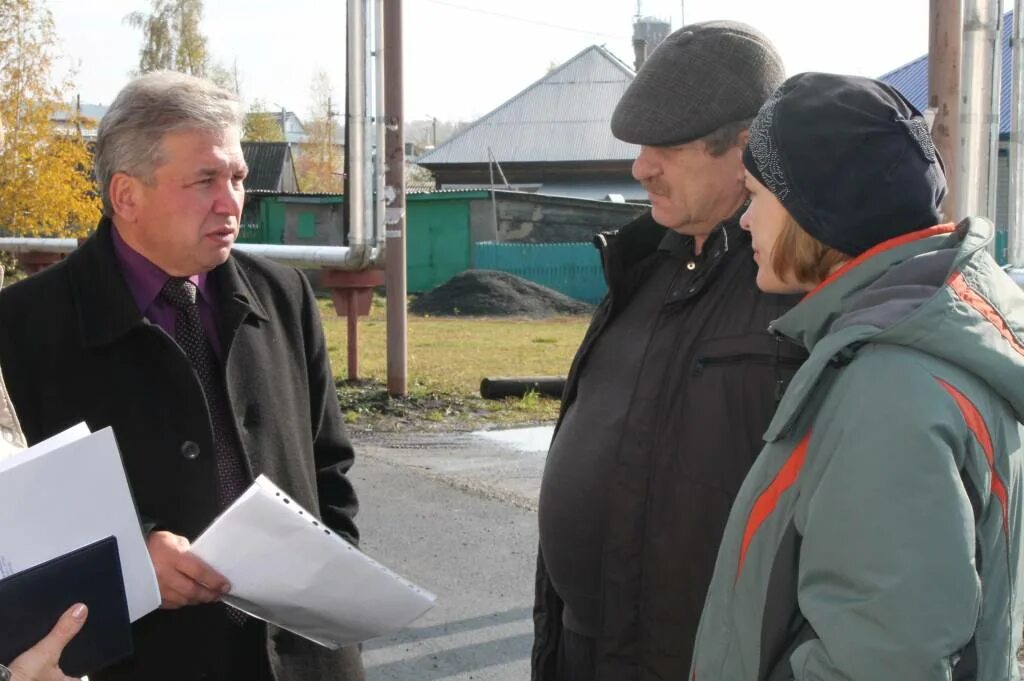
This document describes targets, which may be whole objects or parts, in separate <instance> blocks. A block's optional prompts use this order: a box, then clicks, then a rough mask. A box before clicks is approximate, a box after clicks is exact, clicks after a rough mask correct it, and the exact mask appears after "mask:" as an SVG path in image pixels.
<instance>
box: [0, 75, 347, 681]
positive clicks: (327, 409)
mask: <svg viewBox="0 0 1024 681" xmlns="http://www.w3.org/2000/svg"><path fill="white" fill-rule="evenodd" d="M242 121H243V112H242V108H241V105H240V103H239V101H238V99H237V97H235V96H234V95H232V94H231V93H229V92H227V91H225V90H222V89H221V88H218V87H216V86H215V85H213V84H212V83H209V82H208V81H204V80H202V79H199V78H194V77H191V76H186V75H183V74H178V73H170V72H157V73H152V74H148V75H145V76H142V77H140V78H137V79H136V80H134V81H132V82H131V83H129V84H128V85H127V86H126V87H125V89H124V90H122V91H121V93H120V94H119V95H118V96H117V98H116V99H115V100H114V102H113V104H112V105H111V107H110V110H109V111H108V113H107V115H106V116H105V117H104V118H103V121H102V122H101V125H100V129H99V137H98V140H97V144H96V174H97V178H98V180H99V183H100V187H101V191H102V198H103V208H104V217H103V219H102V220H101V221H100V225H99V227H98V229H97V230H96V232H95V233H94V234H93V235H92V236H91V237H90V238H89V239H88V240H87V241H86V242H85V243H84V244H83V245H82V246H81V247H80V248H78V249H77V250H76V251H75V252H74V253H72V254H71V255H69V256H68V257H67V258H66V259H65V260H64V261H62V262H61V263H59V264H57V265H54V266H53V267H51V268H49V269H47V270H46V271H44V272H42V273H40V274H37V275H35V276H33V277H30V278H28V279H26V280H24V281H22V282H20V283H18V284H15V285H13V286H10V287H9V288H8V289H6V290H4V291H3V292H2V293H0V328H3V329H4V333H3V334H2V335H0V366H2V369H3V373H4V375H5V377H6V379H7V386H8V389H9V391H10V396H11V399H12V400H13V401H14V404H16V405H17V408H18V415H19V417H20V420H21V425H22V427H23V429H24V431H25V435H26V437H27V439H28V440H29V443H34V442H38V441H40V440H42V439H44V438H46V437H48V436H50V435H53V434H54V433H57V432H59V431H61V430H63V429H65V428H67V427H68V426H71V425H73V424H75V423H77V422H79V421H83V420H84V421H86V422H87V423H88V424H89V426H90V427H91V428H92V429H98V428H103V427H105V426H113V429H114V433H115V435H116V437H117V440H118V444H119V446H120V449H121V453H122V456H123V459H124V465H125V469H126V472H127V474H128V479H129V480H130V482H131V486H132V490H133V493H134V496H135V501H136V504H137V506H138V510H139V515H140V518H141V520H142V523H143V530H144V531H145V532H146V533H147V545H148V548H149V552H150V557H151V558H152V560H153V565H154V568H155V570H156V574H157V579H158V582H159V585H160V593H161V597H162V599H163V604H162V607H161V609H160V610H158V611H156V612H154V613H151V614H149V615H147V616H145V617H143V618H142V619H140V620H139V621H138V622H136V623H135V624H134V627H133V633H134V639H135V654H134V656H133V657H132V658H131V659H129V660H128V661H126V662H124V663H121V664H118V665H115V666H114V667H112V668H109V669H106V670H103V671H101V672H98V673H96V674H93V675H91V677H92V678H93V681H122V680H124V681H127V680H129V679H132V680H140V681H141V680H145V681H162V680H165V679H166V680H167V681H172V680H173V681H199V680H200V679H205V680H209V681H235V680H237V679H246V680H251V681H269V680H270V679H275V680H277V681H314V680H316V681H319V680H320V679H342V680H344V681H359V680H360V679H362V678H363V671H362V665H361V662H360V659H359V654H358V652H357V651H356V650H355V649H343V650H341V651H329V650H327V649H324V648H321V647H320V646H317V645H316V644H313V643H310V642H308V641H306V640H305V639H302V638H301V637H298V636H296V635H294V634H291V633H289V632H287V631H283V630H280V629H278V628H276V627H272V626H268V625H266V624H265V623H263V622H261V621H259V620H256V619H253V618H250V617H247V616H244V615H241V614H240V613H238V612H237V611H233V610H231V609H229V608H228V607H227V606H225V605H224V604H223V603H221V602H219V599H220V596H221V595H222V594H223V593H225V592H226V591H227V590H229V589H230V585H229V584H228V583H227V582H226V581H225V579H224V578H223V577H222V576H221V575H219V574H217V573H216V572H214V571H213V570H212V569H210V568H209V567H208V566H206V565H205V564H203V563H202V562H201V561H200V560H199V559H197V558H196V557H195V556H193V555H192V554H191V553H190V552H189V546H190V542H191V541H192V540H194V539H195V538H196V536H198V535H199V534H200V533H201V532H202V531H203V529H205V527H206V526H207V525H208V524H209V523H210V522H211V521H212V520H213V519H214V517H216V515H217V514H218V513H219V512H220V511H221V510H223V509H224V508H225V507H226V506H227V505H228V504H229V503H230V502H231V501H233V500H234V499H235V498H236V497H237V496H238V494H239V493H240V492H241V491H242V490H244V488H245V487H246V486H247V485H248V484H249V483H250V482H251V481H252V479H253V478H254V477H255V476H257V475H259V474H261V473H262V474H266V475H267V476H268V477H269V478H270V479H272V480H273V481H274V482H275V483H277V484H278V485H279V486H280V487H282V488H283V489H284V490H285V491H286V492H287V493H288V494H290V495H291V496H292V497H293V498H294V499H295V500H296V501H298V502H299V503H300V504H301V505H302V506H304V507H306V508H307V509H309V510H310V511H312V512H314V513H316V514H317V516H318V517H319V518H321V519H322V520H323V522H324V523H325V524H327V525H328V526H329V527H331V528H333V529H334V530H335V531H337V532H339V533H340V534H342V535H343V536H345V537H347V538H348V539H350V540H352V541H355V540H357V538H358V535H357V531H356V527H355V524H354V522H353V517H354V515H355V512H356V508H357V503H356V497H355V493H354V491H353V489H352V486H351V484H350V483H349V481H348V479H347V477H346V472H347V471H348V469H349V468H350V467H351V465H352V461H353V452H352V447H351V445H350V443H349V441H348V438H347V436H346V434H345V430H344V427H343V422H342V418H341V413H340V410H339V408H338V401H337V393H336V389H335V385H334V380H333V378H332V376H331V370H330V366H329V363H328V357H327V350H326V347H325V343H324V337H323V330H322V327H321V324H320V318H319V314H318V311H317V307H316V302H315V299H314V297H313V293H312V290H311V288H310V286H309V283H308V282H307V281H306V279H305V277H304V276H303V275H302V274H301V273H300V272H299V271H297V270H294V269H290V268H285V267H281V266H278V265H276V264H274V263H271V262H268V261H266V260H263V259H260V258H256V257H251V256H246V255H244V254H240V253H236V254H232V251H231V247H232V245H233V244H234V241H235V239H236V237H237V236H238V230H239V223H240V219H241V212H242V203H243V198H244V189H243V183H244V180H245V175H246V172H247V169H246V165H245V161H244V159H243V156H242V150H241V146H240V143H239V139H240V133H241V125H242ZM67 503H68V513H69V514H72V513H74V504H76V503H85V504H87V503H89V490H87V489H83V490H82V495H81V498H79V499H75V500H67Z"/></svg>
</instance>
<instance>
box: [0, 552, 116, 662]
mask: <svg viewBox="0 0 1024 681" xmlns="http://www.w3.org/2000/svg"><path fill="white" fill-rule="evenodd" d="M75 603H85V604H86V605H87V606H88V607H89V616H88V618H87V619H86V621H85V626H84V627H82V630H81V631H80V632H79V633H78V635H77V636H75V638H74V639H72V640H71V643H69V644H68V645H67V647H66V648H64V654H63V655H61V658H60V666H61V669H62V670H63V671H64V673H65V674H67V675H68V676H74V677H79V676H85V675H86V674H90V673H92V672H95V671H98V670H100V669H102V668H104V667H106V666H108V665H111V664H113V663H114V662H117V661H118V660H121V659H123V658H125V657H128V656H129V655H131V653H132V635H131V622H130V621H129V619H128V602H127V600H126V599H125V593H124V579H123V578H122V576H121V560H120V557H119V555H118V551H117V539H116V538H114V537H107V538H106V539H101V540H100V541H98V542H96V543H94V544H90V545H88V546H84V547H82V548H80V549H77V550H75V551H72V552H71V553H67V554H64V555H63V556H58V557H57V558H53V559H51V560H48V561H46V562H45V563H41V564H39V565H36V566H35V567H32V568H29V569H27V570H23V571H21V572H16V573H15V574H13V575H10V576H9V577H6V578H4V579H0V662H2V663H3V664H6V665H10V663H11V661H12V660H13V659H14V658H16V657H17V656H18V655H20V654H21V653H23V652H24V651H25V650H27V649H28V648H30V647H32V646H33V645H35V644H36V643H37V642H38V641H39V640H40V639H41V638H43V637H44V636H46V634H48V633H49V632H50V630H51V629H52V628H53V625H54V624H56V623H57V620H58V619H59V618H60V616H61V615H62V614H63V613H64V611H65V610H67V609H68V608H69V607H71V606H72V605H74V604H75Z"/></svg>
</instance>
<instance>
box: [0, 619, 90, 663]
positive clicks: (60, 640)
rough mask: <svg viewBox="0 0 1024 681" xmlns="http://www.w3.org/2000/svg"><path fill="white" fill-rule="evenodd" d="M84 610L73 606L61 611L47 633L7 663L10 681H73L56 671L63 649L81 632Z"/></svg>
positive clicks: (83, 622)
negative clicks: (9, 666) (9, 664)
mask: <svg viewBox="0 0 1024 681" xmlns="http://www.w3.org/2000/svg"><path fill="white" fill-rule="evenodd" d="M88 614H89V611H88V609H87V608H86V607H85V606H84V605H82V604H81V603H76V604H75V605H73V606H71V607H70V608H68V609H67V611H65V613H64V614H63V615H61V616H60V619H59V620H57V624H56V625H55V626H54V627H53V629H52V630H50V633H49V634H47V635H46V637H45V638H44V639H43V640H41V641H40V642H39V643H37V644H35V645H34V646H32V647H31V648H29V649H28V650H26V651H25V652H24V653H22V654H21V655H19V656H18V657H16V658H15V659H14V662H12V663H11V672H12V674H11V681H73V679H72V678H71V677H70V676H65V675H64V672H62V671H61V670H60V666H59V665H58V663H59V662H60V654H61V653H62V652H64V646H66V645H67V644H68V642H70V641H71V639H73V638H74V637H75V634H77V633H78V632H79V631H81V630H82V625H83V624H85V618H86V615H88Z"/></svg>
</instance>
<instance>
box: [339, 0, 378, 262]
mask: <svg viewBox="0 0 1024 681" xmlns="http://www.w3.org/2000/svg"><path fill="white" fill-rule="evenodd" d="M366 2H367V0H348V27H347V36H348V44H347V48H348V49H347V52H348V62H347V66H348V101H347V102H346V110H345V141H346V145H345V146H346V148H345V154H346V156H347V157H348V159H349V168H350V172H349V175H348V177H346V178H345V210H346V211H347V212H348V243H349V246H350V247H352V248H354V249H356V251H357V255H356V257H357V258H361V259H363V267H365V266H366V265H368V264H369V253H368V249H367V247H366V245H367V241H366V225H367V220H366V209H367V205H366V190H367V179H368V177H367V174H366V170H365V168H366V151H367V149H366V12H365V8H366ZM371 210H372V208H371Z"/></svg>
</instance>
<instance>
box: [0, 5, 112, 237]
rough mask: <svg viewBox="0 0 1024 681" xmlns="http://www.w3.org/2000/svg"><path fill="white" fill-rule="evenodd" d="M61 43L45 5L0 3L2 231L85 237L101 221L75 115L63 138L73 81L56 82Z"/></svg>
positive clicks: (89, 157) (89, 162) (88, 157)
mask: <svg viewBox="0 0 1024 681" xmlns="http://www.w3.org/2000/svg"><path fill="white" fill-rule="evenodd" d="M56 47H57V36H56V32H55V30H54V26H53V18H52V17H51V15H50V13H49V11H48V10H47V9H46V8H45V7H44V6H43V5H42V3H41V2H40V0H0V131H3V132H4V133H5V134H2V135H0V231H3V232H6V233H8V234H15V235H19V236H81V235H84V234H87V233H88V232H89V231H90V230H91V229H92V228H93V226H94V225H95V224H96V221H97V220H98V219H99V215H100V202H99V198H98V196H97V193H96V186H95V183H94V182H93V181H92V179H91V170H92V155H91V153H90V151H89V148H88V146H87V145H86V143H85V141H84V140H83V139H82V137H81V134H80V132H78V126H76V125H75V120H74V116H72V120H71V121H69V123H70V124H69V125H68V126H67V128H66V129H65V130H64V131H61V132H59V131H58V130H57V129H56V128H55V126H54V124H53V118H54V115H55V114H56V112H57V111H58V110H60V109H62V108H65V107H64V105H63V103H62V102H64V101H66V97H65V96H64V95H65V93H66V92H68V91H70V86H71V84H70V82H64V83H62V85H61V86H55V85H53V84H52V82H51V77H52V70H53V59H54V50H55V49H56Z"/></svg>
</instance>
